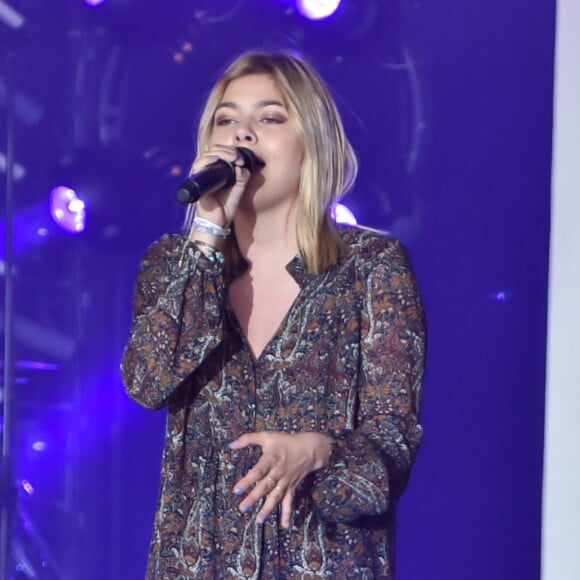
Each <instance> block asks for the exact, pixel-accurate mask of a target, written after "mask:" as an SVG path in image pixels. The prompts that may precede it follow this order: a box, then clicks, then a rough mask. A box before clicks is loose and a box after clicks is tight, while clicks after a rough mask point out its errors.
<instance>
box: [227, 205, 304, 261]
mask: <svg viewBox="0 0 580 580" xmlns="http://www.w3.org/2000/svg"><path fill="white" fill-rule="evenodd" d="M234 227H235V232H236V241H237V243H238V248H239V250H240V252H241V254H242V256H244V258H245V259H246V260H248V262H249V263H250V264H251V265H252V266H255V265H258V266H259V264H261V263H264V264H268V265H269V267H271V265H272V264H273V263H279V264H280V265H281V266H285V265H286V264H287V263H288V262H289V261H290V260H291V259H292V258H293V257H294V256H295V255H296V254H297V253H298V242H297V240H296V212H295V210H294V208H292V209H291V210H290V211H289V212H280V211H278V212H275V211H272V212H264V213H260V214H255V213H252V214H248V213H245V212H243V211H238V212H237V213H236V216H235V218H234Z"/></svg>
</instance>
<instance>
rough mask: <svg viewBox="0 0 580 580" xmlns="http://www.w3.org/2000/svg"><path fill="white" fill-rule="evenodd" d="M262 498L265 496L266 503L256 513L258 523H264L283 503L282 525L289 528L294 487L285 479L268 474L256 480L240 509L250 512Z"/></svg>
mask: <svg viewBox="0 0 580 580" xmlns="http://www.w3.org/2000/svg"><path fill="white" fill-rule="evenodd" d="M261 498H264V503H263V505H262V507H261V509H260V511H259V512H258V513H257V515H256V520H257V521H258V523H260V524H263V523H264V522H265V521H266V520H267V519H268V517H269V516H270V515H271V514H272V512H273V511H274V510H275V509H276V508H277V507H278V506H279V505H281V507H282V518H281V523H282V527H284V528H289V527H290V519H291V516H292V511H293V503H294V487H293V486H288V484H287V483H285V482H284V481H283V480H280V481H278V480H277V479H276V478H275V477H273V476H272V475H270V474H268V475H267V476H266V477H264V478H263V479H260V480H259V481H257V482H256V484H255V487H254V489H253V490H252V491H251V492H250V493H249V494H248V495H247V496H246V497H245V498H244V500H243V501H242V502H241V503H240V505H239V509H240V511H241V512H243V513H247V512H249V511H250V510H251V509H252V507H253V506H254V505H255V504H256V503H257V502H258V501H259V500H260V499H261Z"/></svg>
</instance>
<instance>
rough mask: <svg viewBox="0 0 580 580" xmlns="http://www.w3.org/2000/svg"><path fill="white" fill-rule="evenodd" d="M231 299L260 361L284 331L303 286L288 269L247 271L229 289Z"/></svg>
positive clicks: (251, 347)
mask: <svg viewBox="0 0 580 580" xmlns="http://www.w3.org/2000/svg"><path fill="white" fill-rule="evenodd" d="M228 293H229V300H230V305H231V308H232V311H233V313H234V315H235V316H236V319H237V321H238V324H239V326H240V329H241V331H242V332H243V333H244V336H245V338H246V341H247V342H248V345H249V347H250V349H251V351H252V353H253V354H254V356H255V357H256V358H258V357H259V356H260V353H261V352H262V351H263V350H264V348H265V347H266V345H267V344H268V342H269V341H270V340H271V339H272V338H273V337H274V335H275V334H276V333H277V332H278V330H279V329H280V326H281V324H282V323H283V321H284V319H285V318H286V316H287V314H288V312H289V310H290V309H291V307H292V305H293V304H294V301H295V300H296V298H297V297H298V294H299V293H300V286H299V285H298V284H297V282H296V281H295V280H294V278H292V276H290V274H289V273H288V272H287V271H286V270H281V271H279V272H267V273H263V274H259V273H255V272H251V271H249V272H247V273H245V274H244V275H242V276H240V277H239V278H237V279H236V280H234V282H232V284H231V285H230V287H229V290H228Z"/></svg>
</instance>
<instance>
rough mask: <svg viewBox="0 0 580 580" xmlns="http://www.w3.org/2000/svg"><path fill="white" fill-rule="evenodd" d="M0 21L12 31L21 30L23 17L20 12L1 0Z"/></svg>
mask: <svg viewBox="0 0 580 580" xmlns="http://www.w3.org/2000/svg"><path fill="white" fill-rule="evenodd" d="M0 20H1V21H2V22H4V24H6V26H8V28H12V30H18V29H19V28H22V26H23V25H24V22H25V19H24V16H23V15H22V14H20V12H18V11H17V10H16V9H15V8H13V7H12V6H10V5H9V4H7V3H6V2H2V0H0Z"/></svg>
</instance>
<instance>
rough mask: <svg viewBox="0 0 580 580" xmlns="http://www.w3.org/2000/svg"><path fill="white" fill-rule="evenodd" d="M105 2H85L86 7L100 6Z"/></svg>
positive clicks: (97, 0) (93, 0)
mask: <svg viewBox="0 0 580 580" xmlns="http://www.w3.org/2000/svg"><path fill="white" fill-rule="evenodd" d="M104 2H105V0H85V4H86V5H87V6H100V5H101V4H104Z"/></svg>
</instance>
